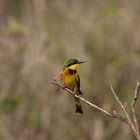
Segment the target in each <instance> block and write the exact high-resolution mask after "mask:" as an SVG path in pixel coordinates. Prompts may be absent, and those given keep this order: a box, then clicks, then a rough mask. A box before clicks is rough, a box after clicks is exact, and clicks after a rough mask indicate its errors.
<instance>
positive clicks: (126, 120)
mask: <svg viewBox="0 0 140 140" xmlns="http://www.w3.org/2000/svg"><path fill="white" fill-rule="evenodd" d="M50 83H51V84H53V85H56V86H58V87H60V88H62V89H63V90H65V91H67V93H69V94H71V95H72V96H74V97H77V98H78V99H80V100H81V101H83V102H84V103H86V104H88V105H89V106H91V107H93V108H95V109H96V110H98V111H100V112H102V113H103V114H104V115H106V116H107V117H109V118H116V119H118V120H120V121H122V122H123V123H125V124H127V125H129V127H130V128H131V130H132V132H133V133H134V135H135V137H136V138H137V140H140V134H139V127H138V123H137V119H136V111H135V105H136V101H137V97H138V92H139V90H140V83H137V86H136V89H135V93H134V97H133V100H132V103H131V104H132V113H133V120H134V124H133V122H132V120H131V118H130V116H129V114H128V112H127V108H126V105H127V103H125V105H123V104H122V102H121V101H120V99H119V97H118V96H117V94H116V93H115V90H114V89H113V87H112V86H110V89H111V93H112V94H113V96H114V98H115V100H116V102H117V103H118V104H119V106H120V107H121V109H122V110H123V112H124V114H125V117H123V116H121V115H119V114H118V113H117V112H116V111H113V112H112V113H109V112H108V111H106V110H104V109H102V108H101V107H99V106H97V105H96V104H94V103H91V102H89V101H88V100H86V99H84V98H82V97H80V96H78V95H76V94H74V92H72V91H71V90H70V89H69V88H67V87H66V86H64V85H62V84H59V83H58V82H57V81H56V80H55V79H52V81H50Z"/></svg>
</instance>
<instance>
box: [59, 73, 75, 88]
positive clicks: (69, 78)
mask: <svg viewBox="0 0 140 140" xmlns="http://www.w3.org/2000/svg"><path fill="white" fill-rule="evenodd" d="M76 77H77V73H73V74H72V73H70V72H69V70H65V71H63V72H62V74H61V80H62V82H63V83H64V84H65V85H66V86H67V87H68V88H70V89H71V90H74V88H75V86H76V84H77V82H76Z"/></svg>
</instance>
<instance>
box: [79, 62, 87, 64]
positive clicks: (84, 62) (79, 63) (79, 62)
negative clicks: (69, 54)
mask: <svg viewBox="0 0 140 140" xmlns="http://www.w3.org/2000/svg"><path fill="white" fill-rule="evenodd" d="M86 62H87V61H78V64H82V63H86Z"/></svg>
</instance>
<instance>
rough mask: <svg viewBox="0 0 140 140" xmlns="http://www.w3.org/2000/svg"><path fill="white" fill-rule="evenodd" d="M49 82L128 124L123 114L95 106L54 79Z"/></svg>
mask: <svg viewBox="0 0 140 140" xmlns="http://www.w3.org/2000/svg"><path fill="white" fill-rule="evenodd" d="M51 84H53V85H56V86H58V87H60V88H62V89H64V90H65V91H67V93H70V94H71V95H72V96H74V97H77V98H79V99H80V100H81V101H83V102H84V103H86V104H88V105H89V106H91V107H93V108H95V109H97V110H99V111H100V112H102V113H103V114H105V115H106V116H108V117H110V118H116V119H119V120H120V121H122V122H124V123H125V124H128V125H129V123H128V120H127V119H126V118H124V117H123V116H121V115H118V114H117V113H116V112H115V113H114V112H113V113H109V112H108V111H106V110H104V109H102V108H101V107H99V106H97V105H95V104H93V103H91V102H89V101H88V100H86V99H84V98H82V97H80V96H78V95H76V94H74V93H73V92H72V91H71V90H70V89H68V88H67V87H65V86H64V85H61V84H59V83H58V82H57V81H56V80H55V79H53V80H52V81H51Z"/></svg>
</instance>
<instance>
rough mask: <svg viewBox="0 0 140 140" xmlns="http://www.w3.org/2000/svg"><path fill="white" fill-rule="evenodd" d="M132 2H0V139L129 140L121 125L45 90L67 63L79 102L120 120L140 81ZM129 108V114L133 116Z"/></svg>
mask: <svg viewBox="0 0 140 140" xmlns="http://www.w3.org/2000/svg"><path fill="white" fill-rule="evenodd" d="M139 25H140V1H139V0H133V1H132V0H124V1H122V0H117V1H116V0H0V140H135V138H134V136H133V134H132V133H131V130H130V129H129V128H128V126H127V125H125V124H123V123H121V122H120V121H118V120H112V119H109V118H107V117H106V116H104V115H103V114H102V113H100V112H98V111H96V110H95V109H92V108H91V107H89V106H87V105H86V104H83V103H82V106H83V110H84V114H83V115H80V114H76V113H75V104H74V100H73V98H72V97H71V96H70V95H68V94H66V93H65V91H63V90H61V89H59V88H57V87H55V86H53V85H51V84H50V83H49V82H50V80H51V79H52V78H54V77H55V78H56V79H58V80H59V73H60V71H61V70H62V67H63V62H64V61H65V60H66V59H68V58H71V57H72V58H77V59H79V60H87V61H88V63H86V64H84V65H81V66H80V68H79V69H78V70H79V73H80V76H81V90H82V92H83V93H84V95H83V97H84V98H86V99H88V100H89V101H91V102H93V103H95V104H97V105H99V106H101V107H102V108H104V109H106V110H108V111H110V112H112V111H113V110H116V111H118V112H120V114H122V111H121V109H120V107H119V106H118V104H117V103H116V102H115V100H114V98H113V97H112V95H111V93H110V90H109V85H110V84H112V85H113V87H114V88H115V90H116V92H117V94H118V96H119V97H120V98H121V101H122V102H123V103H125V102H128V107H127V108H128V110H130V107H131V106H130V102H131V99H132V96H133V93H134V88H135V86H136V82H137V81H139V80H140V26H139ZM138 106H140V101H139V100H138V103H137V116H138V121H139V123H140V112H139V109H138Z"/></svg>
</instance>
